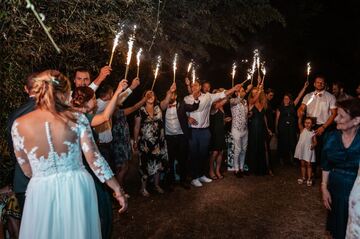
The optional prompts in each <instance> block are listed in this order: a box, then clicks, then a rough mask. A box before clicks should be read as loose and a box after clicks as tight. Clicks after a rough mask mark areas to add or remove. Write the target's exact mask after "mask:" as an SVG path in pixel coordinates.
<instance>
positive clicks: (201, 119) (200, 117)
mask: <svg viewBox="0 0 360 239" xmlns="http://www.w3.org/2000/svg"><path fill="white" fill-rule="evenodd" d="M225 97H226V95H225V92H220V93H216V94H210V93H205V94H204V93H201V94H200V96H199V100H200V104H199V108H198V109H197V110H195V111H192V112H190V113H189V114H188V116H190V117H191V118H193V119H195V120H196V121H197V125H190V127H191V128H197V129H202V128H208V127H209V125H210V119H209V117H210V110H211V106H212V104H213V103H214V102H215V101H217V100H219V99H222V98H225ZM184 101H185V103H187V104H193V103H194V102H195V99H194V96H193V95H188V96H186V97H185V98H184Z"/></svg>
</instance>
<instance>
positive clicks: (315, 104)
mask: <svg viewBox="0 0 360 239" xmlns="http://www.w3.org/2000/svg"><path fill="white" fill-rule="evenodd" d="M302 103H303V104H305V105H306V115H307V116H309V117H313V118H316V124H319V125H320V124H325V123H326V121H327V120H328V119H329V117H330V115H331V110H332V109H336V105H335V103H336V99H335V96H333V95H332V94H330V93H329V92H327V91H325V90H323V91H314V92H311V93H309V94H307V95H305V97H304V99H303V101H302Z"/></svg>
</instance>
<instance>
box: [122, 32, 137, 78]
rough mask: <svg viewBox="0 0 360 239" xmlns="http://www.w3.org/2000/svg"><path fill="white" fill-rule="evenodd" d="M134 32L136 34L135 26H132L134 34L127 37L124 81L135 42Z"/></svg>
mask: <svg viewBox="0 0 360 239" xmlns="http://www.w3.org/2000/svg"><path fill="white" fill-rule="evenodd" d="M135 32H136V25H134V33H133V34H132V35H131V36H130V37H129V41H128V53H127V57H126V69H125V78H124V79H125V80H126V79H127V75H128V73H129V66H130V61H131V56H132V50H133V46H134V41H135Z"/></svg>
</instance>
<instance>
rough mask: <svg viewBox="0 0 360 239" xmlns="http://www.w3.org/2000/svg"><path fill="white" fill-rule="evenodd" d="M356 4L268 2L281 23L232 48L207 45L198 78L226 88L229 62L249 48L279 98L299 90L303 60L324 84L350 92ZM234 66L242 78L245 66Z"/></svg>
mask: <svg viewBox="0 0 360 239" xmlns="http://www.w3.org/2000/svg"><path fill="white" fill-rule="evenodd" d="M355 2H356V1H333V0H330V1H329V0H327V1H326V0H291V1H287V0H272V1H271V4H272V5H273V6H274V7H275V8H277V9H278V10H279V11H280V12H281V14H282V15H283V16H284V18H285V20H286V26H285V27H283V26H282V25H281V24H279V23H271V24H269V25H267V26H266V27H265V28H263V29H261V30H260V31H259V32H257V33H255V34H248V36H247V38H246V41H243V42H241V47H240V49H239V50H238V51H237V52H235V51H226V50H225V51H224V50H223V49H220V48H214V47H211V48H210V52H211V60H210V61H209V62H207V63H203V64H202V65H201V72H200V77H201V79H202V80H209V81H210V82H211V83H212V84H213V85H214V87H215V88H216V87H221V86H222V87H224V86H225V87H227V88H228V87H230V86H231V78H230V71H231V64H232V62H233V61H234V60H237V61H238V62H239V61H241V59H244V58H247V59H249V60H251V57H252V50H253V49H255V48H258V49H259V50H260V51H261V55H262V58H263V59H264V60H265V61H266V65H267V72H268V75H267V79H266V83H265V87H271V88H274V89H275V90H276V93H277V96H278V98H279V97H281V96H282V94H283V93H284V92H291V93H293V95H296V94H297V92H298V91H299V90H300V89H301V88H302V86H303V84H304V81H305V79H306V75H305V71H306V70H305V68H306V62H307V61H311V64H312V75H313V76H314V75H316V74H322V75H324V76H325V77H326V79H327V82H328V83H329V84H331V82H333V81H342V82H343V83H344V84H345V86H346V91H347V92H348V93H351V94H353V93H354V91H355V87H356V86H357V84H358V83H359V82H360V80H359V77H360V73H359V70H360V69H359V68H360V67H359V66H360V39H359V33H358V31H359V29H360V19H359V17H360V4H359V3H355ZM239 70H240V71H239V77H240V78H238V82H241V81H242V80H243V79H244V74H245V68H242V69H239ZM241 71H242V72H241ZM241 74H242V75H241ZM308 90H312V87H311V88H310V87H309V89H308Z"/></svg>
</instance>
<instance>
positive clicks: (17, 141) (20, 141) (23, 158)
mask: <svg viewBox="0 0 360 239" xmlns="http://www.w3.org/2000/svg"><path fill="white" fill-rule="evenodd" d="M18 125H19V123H18V122H17V121H14V123H13V125H12V127H11V137H12V141H13V146H14V153H15V156H16V159H17V162H18V163H19V165H20V167H21V169H22V171H23V172H24V174H25V176H27V177H29V178H30V177H31V175H32V171H31V166H30V163H29V159H28V157H27V152H26V150H25V148H24V136H21V135H20V134H19V130H18Z"/></svg>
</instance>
